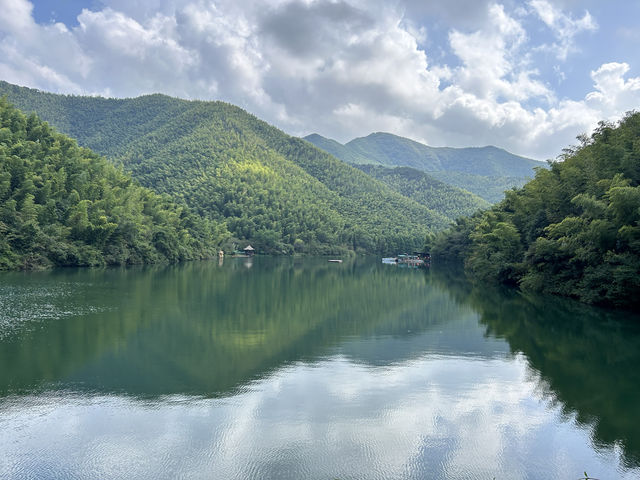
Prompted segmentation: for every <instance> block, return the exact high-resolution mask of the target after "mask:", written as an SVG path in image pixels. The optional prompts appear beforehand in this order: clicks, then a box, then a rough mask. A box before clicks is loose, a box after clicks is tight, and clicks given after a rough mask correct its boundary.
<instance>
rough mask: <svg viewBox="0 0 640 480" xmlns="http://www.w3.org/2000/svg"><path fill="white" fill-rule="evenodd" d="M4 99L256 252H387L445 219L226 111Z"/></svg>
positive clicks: (416, 242) (416, 243)
mask: <svg viewBox="0 0 640 480" xmlns="http://www.w3.org/2000/svg"><path fill="white" fill-rule="evenodd" d="M0 94H6V95H7V96H8V98H9V100H10V101H12V102H14V103H15V104H16V105H18V106H19V107H20V108H22V109H23V110H25V111H36V112H38V113H39V114H40V115H41V116H42V118H44V119H46V120H49V121H50V122H51V123H52V124H53V125H55V126H57V127H58V128H60V129H61V130H62V131H64V132H65V133H68V134H70V135H72V136H74V137H75V138H77V139H78V142H79V144H80V145H83V146H86V147H90V148H92V149H95V150H96V151H97V152H99V153H101V154H104V155H106V156H107V157H109V159H111V160H112V161H114V162H116V163H117V164H121V165H123V167H124V168H125V169H126V170H128V171H130V172H131V173H132V175H133V176H134V178H136V179H137V180H138V181H139V182H140V183H141V184H143V185H144V186H147V187H150V188H153V189H154V190H156V191H157V192H160V193H167V194H169V195H171V196H172V197H174V198H176V199H178V200H180V201H184V202H186V203H187V204H188V205H189V206H191V207H192V208H193V209H195V210H196V211H197V212H198V213H200V214H202V215H204V216H206V217H208V218H210V219H212V220H214V221H217V222H221V221H225V222H226V224H227V227H228V228H229V230H230V231H231V232H232V234H233V235H234V236H235V237H236V238H237V239H242V240H247V241H249V242H251V243H252V244H253V246H254V247H257V248H258V250H259V251H261V252H271V253H276V252H277V253H283V252H284V253H292V252H294V251H302V252H310V253H340V252H344V251H346V250H349V249H352V250H362V251H367V252H372V253H373V252H378V253H391V252H397V251H399V250H409V249H412V248H420V247H421V245H422V242H423V239H424V236H425V234H426V233H427V232H428V231H433V230H438V229H442V228H444V227H446V226H447V225H448V224H449V220H448V218H447V217H445V216H444V215H441V214H439V213H437V212H434V211H433V210H430V209H428V208H426V207H424V206H423V205H420V204H419V203H417V202H415V201H413V200H411V199H408V198H406V197H404V196H403V195H401V194H399V193H397V192H395V191H393V190H392V189H391V188H389V187H387V186H386V185H384V184H382V183H381V182H379V181H377V180H375V179H373V178H372V177H370V176H368V175H366V174H365V173H363V172H361V171H359V170H357V169H355V168H352V167H351V166H349V165H347V164H345V163H344V162H342V161H340V160H338V159H336V158H334V157H333V156H331V155H329V154H327V153H325V152H323V151H321V150H319V149H317V148H315V147H314V146H312V145H310V144H309V143H308V142H306V141H304V140H301V139H298V138H294V137H290V136H288V135H286V134H284V133H283V132H281V131H280V130H278V129H276V128H275V127H272V126H270V125H268V124H267V123H265V122H262V121H260V120H259V119H257V118H256V117H254V116H252V115H250V114H248V113H247V112H245V111H243V110H241V109H240V108H238V107H235V106H233V105H229V104H225V103H222V102H201V101H186V100H178V99H174V98H170V97H166V96H164V95H148V96H143V97H139V98H135V99H104V98H96V97H78V96H68V95H54V94H49V93H44V92H40V91H37V90H32V89H28V88H23V87H16V86H13V85H9V84H7V83H0Z"/></svg>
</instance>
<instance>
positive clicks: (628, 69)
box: [0, 0, 640, 159]
mask: <svg viewBox="0 0 640 480" xmlns="http://www.w3.org/2000/svg"><path fill="white" fill-rule="evenodd" d="M638 19H640V2H638V1H623V0H613V1H609V2H602V1H596V0H586V1H578V0H554V1H551V0H526V1H514V0H504V1H502V2H500V1H491V0H448V1H447V2H442V1H440V0H420V1H417V0H393V1H389V0H384V1H383V0H366V1H365V0H271V1H269V2H263V1H258V0H218V1H203V0H185V1H176V0H146V1H145V2H133V1H131V0H87V1H81V0H57V1H56V0H40V1H34V2H29V1H28V0H0V79H3V80H6V81H9V82H12V83H16V84H19V85H25V86H29V87H34V88H39V89H42V90H47V91H52V92H58V93H73V94H90V95H103V96H113V97H130V96H137V95H141V94H145V93H154V92H161V93H166V94H169V95H173V96H178V97H182V98H198V99H206V100H224V101H228V102H231V103H234V104H237V105H240V106H242V107H243V108H245V109H247V110H249V111H250V112H252V113H254V114H256V115H257V116H259V117H261V118H263V119H265V120H267V121H268V122H270V123H273V124H275V125H277V126H278V127H280V128H282V129H283V130H285V131H286V132H288V133H291V134H294V135H305V134H308V133H311V132H317V133H320V134H322V135H325V136H328V137H332V138H335V139H337V140H339V141H342V142H344V141H348V140H350V139H351V138H353V137H356V136H362V135H367V134H368V133H370V132H372V131H388V132H391V133H395V134H398V135H403V136H407V137H410V138H413V139H415V140H418V141H422V142H424V143H428V144H429V145H434V146H444V145H448V146H481V145H487V144H493V145H497V146H500V147H503V148H506V149H508V150H510V151H513V152H515V153H519V154H522V155H527V156H530V157H533V158H537V159H546V158H554V157H556V156H557V155H558V154H559V153H560V152H561V150H562V148H563V147H566V146H568V145H570V144H572V143H575V137H576V135H578V134H580V133H583V132H589V131H590V130H591V129H592V128H593V127H594V126H595V125H596V124H597V122H598V121H600V120H609V121H615V120H616V119H618V118H620V117H621V116H622V115H623V114H624V112H626V111H629V110H632V109H638V108H639V106H640V65H639V64H640V54H639V53H638V50H639V47H640V28H638V25H637V24H638Z"/></svg>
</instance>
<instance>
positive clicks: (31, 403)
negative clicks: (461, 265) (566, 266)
mask: <svg viewBox="0 0 640 480" xmlns="http://www.w3.org/2000/svg"><path fill="white" fill-rule="evenodd" d="M585 470H586V471H587V472H588V473H589V475H590V476H593V477H597V478H599V479H601V480H604V479H615V478H640V318H638V316H637V315H635V314H633V313H620V312H617V313H616V312H610V311H605V310H599V309H595V308H592V307H586V306H583V305H580V304H577V303H576V302H573V301H569V300H560V299H556V298H551V297H536V296H526V295H523V294H519V293H517V292H514V291H508V290H495V289H492V288H490V287H487V286H482V285H476V286H473V285H471V284H470V283H468V282H467V281H466V280H465V279H464V277H463V275H462V274H460V272H455V271H451V270H448V269H446V268H443V267H438V266H434V267H433V268H432V269H431V270H428V271H421V270H410V269H402V268H398V267H397V266H393V265H382V264H381V263H380V262H379V259H357V260H351V261H345V262H344V263H342V264H334V263H328V262H327V261H326V259H313V258H308V259H303V260H297V259H289V258H255V259H226V260H225V261H224V262H223V263H222V264H219V263H218V262H194V263H187V264H183V265H178V266H162V267H144V268H143V267H141V268H128V269H124V268H123V269H73V270H55V271H50V272H36V273H4V274H0V478H1V479H13V478H16V479H18V478H34V479H35V478H54V479H57V478H60V479H72V478H100V479H103V478H105V479H106V478H143V479H156V478H167V479H169V478H171V479H173V478H214V479H218V478H219V479H271V478H273V479H276V478H277V479H303V478H310V479H336V478H339V479H369V478H371V479H422V478H425V479H426V478H435V479H474V480H475V479H484V478H486V479H492V478H494V477H495V478H496V479H577V478H578V477H580V476H581V474H582V473H583V472H584V471H585Z"/></svg>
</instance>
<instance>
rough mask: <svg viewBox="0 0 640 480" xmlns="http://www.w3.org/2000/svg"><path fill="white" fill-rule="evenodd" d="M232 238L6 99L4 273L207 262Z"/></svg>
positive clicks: (0, 215) (1, 137)
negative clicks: (8, 270)
mask: <svg viewBox="0 0 640 480" xmlns="http://www.w3.org/2000/svg"><path fill="white" fill-rule="evenodd" d="M226 234H227V232H226V228H225V226H224V224H215V223H213V222H211V221H206V220H203V219H202V218H200V217H199V216H197V215H195V214H193V213H191V211H190V210H189V208H188V207H186V206H184V205H177V204H175V203H173V202H172V201H170V200H169V199H168V198H167V197H166V196H160V195H157V194H156V193H154V192H152V191H151V190H149V189H147V188H143V187H141V186H140V185H138V184H137V183H136V182H135V181H134V180H133V179H132V178H131V176H130V175H128V174H125V173H123V172H122V171H121V170H120V169H118V168H116V167H115V166H113V165H111V164H110V163H108V162H107V161H106V160H104V159H103V158H101V157H100V156H98V155H97V154H95V153H93V152H91V151H90V150H88V149H85V148H80V147H78V145H77V144H76V142H75V141H74V140H72V139H70V138H69V137H67V136H65V135H62V134H59V133H57V132H55V131H54V130H53V129H52V128H51V127H49V125H48V124H47V123H45V122H43V121H41V120H40V119H39V118H38V117H37V116H36V115H34V114H31V115H29V116H28V117H27V116H26V115H24V114H23V113H22V112H20V111H19V110H17V109H16V108H14V107H13V106H11V105H10V104H9V103H8V102H7V100H6V99H4V98H0V269H17V268H22V269H32V268H45V267H50V266H71V265H105V264H108V265H112V264H137V263H157V262H174V261H180V260H187V259H196V258H204V257H209V256H212V255H213V254H215V251H216V247H217V246H218V245H219V244H220V243H221V242H222V241H223V240H224V238H225V235H226Z"/></svg>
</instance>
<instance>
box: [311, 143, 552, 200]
mask: <svg viewBox="0 0 640 480" xmlns="http://www.w3.org/2000/svg"><path fill="white" fill-rule="evenodd" d="M305 139H306V140H307V141H309V142H311V143H313V144H314V145H316V146H317V147H318V148H322V149H323V150H326V151H327V152H329V153H331V154H333V155H335V156H337V157H338V158H340V159H341V160H344V161H345V162H347V163H352V164H374V165H382V166H385V167H390V168H392V167H400V166H402V167H412V168H415V169H418V170H422V171H424V172H427V173H429V174H430V175H431V176H433V177H435V178H437V179H438V180H441V181H442V182H445V183H448V184H450V185H453V186H456V187H459V188H462V189H465V190H468V191H470V192H472V193H475V194H476V195H478V196H479V197H481V198H483V199H485V200H487V201H488V202H491V203H494V202H497V201H499V200H501V199H502V198H504V191H505V190H509V189H511V188H513V187H521V186H522V185H524V183H526V181H527V180H528V179H530V178H532V177H533V175H534V173H535V169H536V168H537V167H542V168H546V166H547V165H546V164H545V163H543V162H538V161H536V160H531V159H529V158H524V157H520V156H518V155H513V154H511V153H509V152H507V151H506V150H503V149H500V148H496V147H492V146H488V147H481V148H448V147H438V148H436V147H429V146H427V145H424V144H422V143H419V142H415V141H413V140H409V139H408V138H403V137H399V136H397V135H392V134H390V133H372V134H371V135H368V136H366V137H362V138H356V139H354V140H351V141H350V142H348V143H346V144H345V145H342V144H340V143H338V142H336V141H335V140H331V139H328V138H325V137H322V136H320V135H318V134H312V135H309V136H307V137H305Z"/></svg>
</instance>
